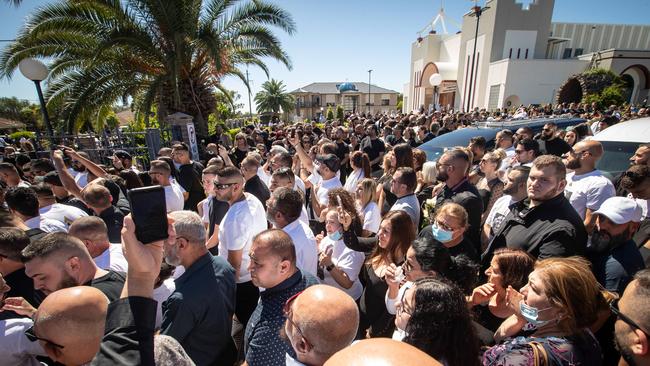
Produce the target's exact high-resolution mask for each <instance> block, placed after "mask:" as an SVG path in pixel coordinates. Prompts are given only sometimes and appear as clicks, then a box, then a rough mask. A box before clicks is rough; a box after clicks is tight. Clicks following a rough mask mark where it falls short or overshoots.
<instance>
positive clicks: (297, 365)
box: [285, 353, 305, 366]
mask: <svg viewBox="0 0 650 366" xmlns="http://www.w3.org/2000/svg"><path fill="white" fill-rule="evenodd" d="M285 365H287V366H305V364H304V363H302V362H300V361H298V360H296V359H295V358H293V357H291V356H289V354H288V353H285Z"/></svg>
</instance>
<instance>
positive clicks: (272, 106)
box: [255, 79, 295, 115]
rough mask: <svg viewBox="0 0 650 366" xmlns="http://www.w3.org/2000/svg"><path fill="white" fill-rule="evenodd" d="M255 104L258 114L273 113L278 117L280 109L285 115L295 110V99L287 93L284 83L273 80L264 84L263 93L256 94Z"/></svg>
mask: <svg viewBox="0 0 650 366" xmlns="http://www.w3.org/2000/svg"><path fill="white" fill-rule="evenodd" d="M255 104H256V105H257V112H258V113H263V112H271V113H273V115H278V114H279V113H280V109H282V111H284V112H285V113H288V112H289V111H291V110H293V108H294V107H295V99H294V98H293V95H291V94H288V93H287V92H286V91H285V87H284V83H283V82H282V81H278V80H275V79H271V80H269V81H265V82H264V84H262V91H260V92H258V93H257V94H255Z"/></svg>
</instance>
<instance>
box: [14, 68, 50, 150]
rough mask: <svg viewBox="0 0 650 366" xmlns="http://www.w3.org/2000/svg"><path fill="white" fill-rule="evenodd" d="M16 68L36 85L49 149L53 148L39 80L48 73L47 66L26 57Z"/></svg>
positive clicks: (44, 77) (48, 118)
mask: <svg viewBox="0 0 650 366" xmlns="http://www.w3.org/2000/svg"><path fill="white" fill-rule="evenodd" d="M18 69H19V70H20V72H21V73H22V74H23V76H24V77H26V78H27V79H29V80H31V81H33V82H34V85H36V93H38V100H39V102H40V104H41V113H42V114H43V121H44V122H45V127H46V128H47V133H48V135H49V140H50V145H51V146H50V149H54V146H56V145H55V144H54V130H52V124H51V123H50V116H49V115H48V114H47V107H46V105H45V98H43V91H42V90H41V81H43V80H45V79H46V78H47V75H48V71H47V66H45V64H43V63H42V62H40V61H38V60H34V59H32V58H26V59H24V60H22V61H20V63H19V64H18Z"/></svg>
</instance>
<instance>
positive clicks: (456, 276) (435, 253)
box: [411, 238, 479, 294]
mask: <svg viewBox="0 0 650 366" xmlns="http://www.w3.org/2000/svg"><path fill="white" fill-rule="evenodd" d="M411 247H412V248H413V251H414V252H415V260H417V261H418V264H419V265H420V267H421V268H422V271H424V272H427V271H434V272H436V273H438V275H439V276H441V277H442V278H445V279H447V280H449V281H451V282H453V283H454V284H455V285H456V286H458V287H459V288H460V289H461V290H462V291H463V293H465V294H470V293H471V292H472V290H473V289H474V287H475V285H476V282H477V281H478V270H479V266H478V265H477V264H476V263H474V262H473V261H472V260H471V259H469V257H468V256H466V255H464V254H461V255H457V256H452V255H451V254H450V253H449V249H447V247H446V246H444V244H442V243H441V242H439V241H437V240H435V239H433V238H418V239H416V240H414V241H413V244H411Z"/></svg>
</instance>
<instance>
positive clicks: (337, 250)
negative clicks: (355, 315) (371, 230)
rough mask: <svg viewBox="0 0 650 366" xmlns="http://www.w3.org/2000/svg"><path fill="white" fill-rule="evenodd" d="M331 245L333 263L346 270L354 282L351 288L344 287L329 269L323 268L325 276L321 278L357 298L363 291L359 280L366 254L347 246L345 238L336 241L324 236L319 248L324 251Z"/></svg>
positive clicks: (327, 283) (325, 282)
mask: <svg viewBox="0 0 650 366" xmlns="http://www.w3.org/2000/svg"><path fill="white" fill-rule="evenodd" d="M330 246H331V247H332V263H334V265H336V266H337V267H338V268H339V269H340V270H342V271H343V272H345V274H347V275H348V278H349V279H350V281H352V282H353V284H352V287H350V288H343V287H342V286H341V285H339V284H338V283H337V282H336V280H335V279H334V278H333V277H332V274H331V273H330V272H329V271H328V270H323V274H324V275H325V278H324V279H323V280H321V283H323V284H326V285H330V286H333V287H336V288H338V289H340V290H342V291H343V292H345V293H346V294H348V295H350V297H352V298H353V299H354V300H357V299H358V298H359V297H361V293H362V292H363V286H362V285H361V281H360V280H359V271H360V270H361V266H363V262H364V261H365V259H366V256H365V255H364V253H361V252H357V251H354V250H352V249H350V248H348V247H347V246H345V243H343V240H337V241H334V240H332V239H330V238H329V237H324V238H323V240H321V242H320V247H319V249H320V250H321V251H324V250H325V249H327V247H330Z"/></svg>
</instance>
